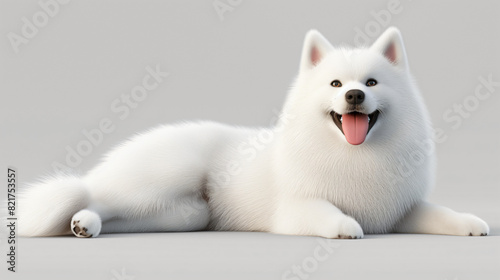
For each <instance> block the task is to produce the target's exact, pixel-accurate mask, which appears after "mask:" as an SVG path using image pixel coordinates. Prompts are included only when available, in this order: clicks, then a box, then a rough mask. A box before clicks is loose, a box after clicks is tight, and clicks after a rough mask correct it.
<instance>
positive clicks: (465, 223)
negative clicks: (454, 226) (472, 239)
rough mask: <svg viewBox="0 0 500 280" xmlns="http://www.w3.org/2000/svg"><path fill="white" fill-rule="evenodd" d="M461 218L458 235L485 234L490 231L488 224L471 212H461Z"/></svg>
mask: <svg viewBox="0 0 500 280" xmlns="http://www.w3.org/2000/svg"><path fill="white" fill-rule="evenodd" d="M461 219H462V221H461V230H460V231H461V234H460V235H469V236H485V235H488V234H489V233H490V228H489V227H488V224H487V223H486V222H485V221H483V220H481V219H480V218H478V217H476V216H474V215H472V214H462V215H461Z"/></svg>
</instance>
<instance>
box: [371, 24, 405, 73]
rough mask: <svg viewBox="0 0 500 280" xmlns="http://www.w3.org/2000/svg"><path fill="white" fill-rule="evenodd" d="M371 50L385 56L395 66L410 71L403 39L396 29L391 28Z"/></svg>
mask: <svg viewBox="0 0 500 280" xmlns="http://www.w3.org/2000/svg"><path fill="white" fill-rule="evenodd" d="M370 48H371V49H372V50H375V51H377V52H379V53H381V54H383V55H384V56H385V57H386V58H387V60H389V62H391V63H392V64H394V65H395V66H397V67H401V68H402V69H405V70H407V69H408V60H407V58H406V51H405V47H404V44H403V37H402V36H401V33H400V32H399V29H397V28H396V27H389V28H388V29H387V30H386V31H385V32H384V33H383V34H382V35H380V37H378V39H377V41H375V43H373V45H372V46H371V47H370Z"/></svg>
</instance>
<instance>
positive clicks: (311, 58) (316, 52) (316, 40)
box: [300, 29, 333, 71]
mask: <svg viewBox="0 0 500 280" xmlns="http://www.w3.org/2000/svg"><path fill="white" fill-rule="evenodd" d="M332 49H333V47H332V45H331V44H330V42H328V40H326V39H325V37H323V35H321V33H319V32H318V31H317V30H314V29H313V30H309V32H307V34H306V38H305V40H304V47H303V48H302V58H301V61H300V70H301V71H303V70H306V69H312V68H313V67H314V66H316V65H317V64H318V63H319V62H320V61H321V60H322V59H323V58H324V56H325V55H326V54H327V53H328V52H329V51H331V50H332Z"/></svg>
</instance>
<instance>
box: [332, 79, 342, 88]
mask: <svg viewBox="0 0 500 280" xmlns="http://www.w3.org/2000/svg"><path fill="white" fill-rule="evenodd" d="M331 85H332V87H341V86H342V83H341V82H340V81H339V80H335V81H333V82H332V83H331Z"/></svg>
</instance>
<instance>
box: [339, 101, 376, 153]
mask: <svg viewBox="0 0 500 280" xmlns="http://www.w3.org/2000/svg"><path fill="white" fill-rule="evenodd" d="M379 114H380V111H379V110H375V111H374V112H373V113H371V114H362V113H359V112H351V113H348V114H343V115H340V114H337V113H336V112H335V111H331V112H330V115H332V118H333V122H334V123H335V125H337V127H338V128H339V129H340V131H342V133H343V134H344V136H345V139H346V140H347V142H349V144H352V145H359V144H362V143H363V142H365V138H366V135H368V132H370V129H372V127H373V126H374V125H375V123H376V122H377V118H378V115H379Z"/></svg>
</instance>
